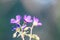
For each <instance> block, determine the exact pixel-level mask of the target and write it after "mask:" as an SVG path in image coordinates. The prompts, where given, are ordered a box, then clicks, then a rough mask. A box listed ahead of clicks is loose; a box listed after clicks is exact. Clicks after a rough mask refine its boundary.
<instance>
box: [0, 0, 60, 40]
mask: <svg viewBox="0 0 60 40" xmlns="http://www.w3.org/2000/svg"><path fill="white" fill-rule="evenodd" d="M25 14H27V15H31V16H37V17H38V18H39V19H40V21H41V22H42V23H43V25H42V26H41V27H35V28H34V29H33V33H35V34H37V35H39V37H40V38H41V40H60V0H0V40H22V39H21V38H12V34H13V33H14V32H12V24H10V19H11V18H15V16H16V15H21V16H23V15H25ZM34 30H35V31H34ZM26 40H28V39H26Z"/></svg>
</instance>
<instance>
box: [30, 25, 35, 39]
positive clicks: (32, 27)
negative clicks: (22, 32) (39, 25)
mask: <svg viewBox="0 0 60 40" xmlns="http://www.w3.org/2000/svg"><path fill="white" fill-rule="evenodd" d="M33 27H34V26H33V25H32V27H31V30H30V34H31V35H32V30H33ZM29 40H31V36H30V39H29Z"/></svg>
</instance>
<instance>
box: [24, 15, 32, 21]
mask: <svg viewBox="0 0 60 40" xmlns="http://www.w3.org/2000/svg"><path fill="white" fill-rule="evenodd" d="M24 20H25V22H32V19H31V16H27V15H24Z"/></svg>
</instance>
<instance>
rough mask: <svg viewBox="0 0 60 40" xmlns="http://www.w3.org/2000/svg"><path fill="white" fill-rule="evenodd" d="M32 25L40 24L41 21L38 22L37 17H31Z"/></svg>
mask: <svg viewBox="0 0 60 40" xmlns="http://www.w3.org/2000/svg"><path fill="white" fill-rule="evenodd" d="M33 25H34V26H36V25H40V26H41V25H42V23H41V22H39V19H38V18H36V17H33Z"/></svg>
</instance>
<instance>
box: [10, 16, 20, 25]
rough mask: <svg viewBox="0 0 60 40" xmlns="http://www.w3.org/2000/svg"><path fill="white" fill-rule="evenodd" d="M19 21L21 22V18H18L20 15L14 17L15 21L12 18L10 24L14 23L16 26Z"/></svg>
mask: <svg viewBox="0 0 60 40" xmlns="http://www.w3.org/2000/svg"><path fill="white" fill-rule="evenodd" d="M20 20H21V16H20V15H17V16H16V19H14V18H12V19H11V21H10V22H11V23H16V24H18V23H19V22H20Z"/></svg>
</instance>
